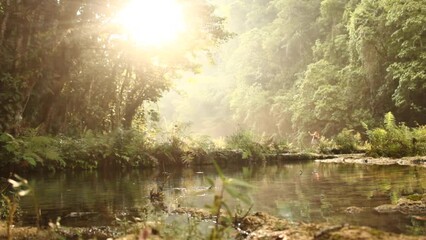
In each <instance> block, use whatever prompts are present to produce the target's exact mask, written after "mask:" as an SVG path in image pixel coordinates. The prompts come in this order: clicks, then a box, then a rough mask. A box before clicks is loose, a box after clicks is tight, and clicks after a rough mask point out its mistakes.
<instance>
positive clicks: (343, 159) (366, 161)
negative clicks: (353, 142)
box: [315, 154, 426, 167]
mask: <svg viewBox="0 0 426 240" xmlns="http://www.w3.org/2000/svg"><path fill="white" fill-rule="evenodd" d="M315 161H316V162H321V163H341V164H363V165H402V166H419V167H426V156H415V157H403V158H387V157H379V158H373V157H368V156H366V155H365V154H346V155H339V156H337V157H335V158H328V159H317V160H315Z"/></svg>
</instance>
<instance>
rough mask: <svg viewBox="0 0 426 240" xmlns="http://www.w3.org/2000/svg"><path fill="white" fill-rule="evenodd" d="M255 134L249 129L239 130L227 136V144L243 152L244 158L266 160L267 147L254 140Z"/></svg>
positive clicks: (228, 146)
mask: <svg viewBox="0 0 426 240" xmlns="http://www.w3.org/2000/svg"><path fill="white" fill-rule="evenodd" d="M254 138H255V137H254V134H253V133H252V132H250V131H247V130H239V131H237V132H236V133H234V134H233V135H231V136H229V137H227V138H226V146H227V148H230V149H238V150H241V151H242V152H243V159H248V158H251V159H256V160H265V155H264V154H265V152H266V149H265V147H263V146H262V145H260V144H259V143H257V142H256V141H255V140H254Z"/></svg>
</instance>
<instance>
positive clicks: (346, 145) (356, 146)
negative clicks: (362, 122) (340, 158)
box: [334, 128, 361, 153]
mask: <svg viewBox="0 0 426 240" xmlns="http://www.w3.org/2000/svg"><path fill="white" fill-rule="evenodd" d="M334 141H335V142H336V147H337V149H338V151H339V152H340V153H355V152H359V150H360V146H361V134H359V133H358V132H355V131H354V130H351V129H346V128H344V129H343V130H342V131H341V132H340V133H339V134H337V136H336V137H335V138H334Z"/></svg>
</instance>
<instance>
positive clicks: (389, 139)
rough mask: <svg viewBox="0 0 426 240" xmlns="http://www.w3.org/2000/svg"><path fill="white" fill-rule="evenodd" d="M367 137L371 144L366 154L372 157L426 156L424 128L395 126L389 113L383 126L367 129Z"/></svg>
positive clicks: (400, 124)
mask: <svg viewBox="0 0 426 240" xmlns="http://www.w3.org/2000/svg"><path fill="white" fill-rule="evenodd" d="M365 127H366V128H367V126H365ZM367 135H368V138H369V141H370V144H371V149H370V150H369V152H368V154H369V155H372V156H386V157H395V158H398V157H404V156H414V155H425V154H426V129H425V126H420V127H417V128H409V127H407V126H406V125H405V124H404V123H399V124H396V121H395V117H394V116H393V115H392V113H390V112H389V113H387V114H386V115H385V118H384V124H383V126H382V127H380V128H375V129H373V130H368V128H367Z"/></svg>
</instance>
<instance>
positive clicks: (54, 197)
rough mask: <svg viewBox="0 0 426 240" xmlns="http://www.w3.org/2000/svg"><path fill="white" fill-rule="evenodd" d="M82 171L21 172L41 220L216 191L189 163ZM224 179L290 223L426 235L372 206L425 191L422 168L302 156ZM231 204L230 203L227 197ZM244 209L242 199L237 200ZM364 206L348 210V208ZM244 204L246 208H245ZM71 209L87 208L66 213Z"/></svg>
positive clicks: (208, 172) (91, 217)
mask: <svg viewBox="0 0 426 240" xmlns="http://www.w3.org/2000/svg"><path fill="white" fill-rule="evenodd" d="M166 170H167V172H168V174H167V175H165V174H163V173H162V172H160V171H158V170H132V171H118V170H116V171H108V172H106V171H104V172H97V171H87V172H65V173H59V172H58V173H50V174H35V175H31V176H25V177H26V178H28V179H29V181H30V184H32V185H33V186H35V187H34V193H35V194H36V199H37V202H38V205H39V206H40V208H41V209H42V215H43V219H44V221H47V220H48V219H52V220H55V219H56V217H58V216H60V217H61V218H62V220H61V223H62V225H66V226H94V225H98V226H99V225H110V224H112V222H113V221H114V219H115V217H121V216H126V215H137V214H138V210H140V209H142V208H143V207H144V206H146V204H148V202H149V199H148V196H149V192H150V190H151V189H154V188H156V187H157V186H158V185H163V186H164V192H165V194H166V198H167V203H168V204H169V205H178V204H179V205H181V206H188V207H205V205H206V204H210V203H211V202H212V200H213V195H214V192H215V190H214V189H212V190H207V191H204V190H205V189H206V188H208V187H209V186H210V184H209V181H208V180H207V179H213V181H215V180H217V179H218V176H217V174H216V170H215V169H214V167H212V166H209V167H203V168H193V169H166ZM223 172H224V174H225V175H226V176H227V177H231V178H236V179H241V180H244V181H246V182H248V183H250V184H251V185H253V188H252V189H251V190H249V191H246V192H245V194H247V195H248V196H250V197H251V199H252V201H253V210H252V211H265V212H268V213H270V214H273V215H275V216H278V217H282V218H285V219H288V220H292V221H303V222H328V223H333V224H334V223H335V224H341V223H349V224H355V225H366V226H371V227H374V228H378V229H382V230H386V231H391V232H396V233H406V234H426V232H425V230H424V229H426V226H425V223H424V222H423V223H422V222H418V221H416V220H414V219H413V218H412V216H410V215H403V214H400V213H393V214H378V213H376V212H375V211H374V210H373V208H374V207H377V206H379V205H381V204H389V203H392V202H396V200H397V199H398V198H399V197H400V196H404V195H409V194H413V193H424V192H426V169H425V168H421V167H407V166H368V165H355V164H327V163H316V162H305V163H297V164H286V165H271V166H256V167H241V166H228V167H226V168H224V169H223ZM228 201H229V202H230V204H231V205H235V202H233V201H232V200H228ZM21 206H22V214H23V216H24V217H23V219H24V223H26V224H28V223H31V222H33V221H34V214H33V213H34V199H33V198H32V197H31V196H26V197H24V198H23V199H22V201H21ZM242 206H243V207H244V206H245V205H242ZM351 206H356V207H360V208H362V209H363V211H362V212H361V213H359V214H348V213H346V212H345V211H344V210H345V209H346V208H347V207H351ZM246 207H247V206H246ZM76 212H84V213H88V214H87V215H85V216H83V217H71V216H70V214H71V215H72V213H76Z"/></svg>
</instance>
